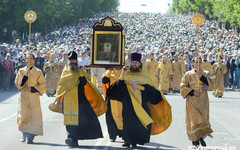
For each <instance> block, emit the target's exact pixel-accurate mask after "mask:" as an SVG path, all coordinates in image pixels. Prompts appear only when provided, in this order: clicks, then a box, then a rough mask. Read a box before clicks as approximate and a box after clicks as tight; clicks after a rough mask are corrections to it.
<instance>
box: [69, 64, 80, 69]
mask: <svg viewBox="0 0 240 150" xmlns="http://www.w3.org/2000/svg"><path fill="white" fill-rule="evenodd" d="M68 68H69V69H70V70H71V71H74V70H78V65H77V63H76V64H69V66H68Z"/></svg>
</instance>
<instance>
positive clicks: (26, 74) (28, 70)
mask: <svg viewBox="0 0 240 150" xmlns="http://www.w3.org/2000/svg"><path fill="white" fill-rule="evenodd" d="M29 72H30V69H27V72H26V73H25V76H27V77H28V74H29Z"/></svg>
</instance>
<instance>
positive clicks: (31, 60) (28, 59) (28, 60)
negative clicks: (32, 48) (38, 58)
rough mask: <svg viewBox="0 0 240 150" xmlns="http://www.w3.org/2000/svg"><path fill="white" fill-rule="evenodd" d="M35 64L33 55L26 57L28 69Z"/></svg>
mask: <svg viewBox="0 0 240 150" xmlns="http://www.w3.org/2000/svg"><path fill="white" fill-rule="evenodd" d="M34 63H35V60H34V58H33V55H28V56H27V65H28V67H32V66H33V65H34Z"/></svg>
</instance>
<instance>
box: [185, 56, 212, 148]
mask: <svg viewBox="0 0 240 150" xmlns="http://www.w3.org/2000/svg"><path fill="white" fill-rule="evenodd" d="M193 61H194V63H193V65H194V69H192V70H190V71H188V72H186V73H185V75H184V76H183V78H182V81H181V84H180V93H181V95H182V97H183V98H186V112H185V115H186V116H185V124H186V129H187V135H188V138H189V140H191V141H192V144H193V145H194V146H199V144H200V143H201V145H202V146H206V143H205V141H204V139H203V138H204V137H205V136H207V135H209V136H211V135H210V134H211V133H212V132H213V131H212V129H211V125H210V122H209V99H208V93H207V90H208V89H212V88H213V87H214V82H213V79H211V78H210V74H209V72H207V71H203V70H201V69H200V70H198V69H196V68H198V62H197V61H199V66H201V62H202V61H201V58H199V59H197V58H194V59H193Z"/></svg>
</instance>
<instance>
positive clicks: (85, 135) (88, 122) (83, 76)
mask: <svg viewBox="0 0 240 150" xmlns="http://www.w3.org/2000/svg"><path fill="white" fill-rule="evenodd" d="M68 59H69V64H68V65H66V67H65V68H64V70H63V73H62V76H61V79H60V81H59V84H58V88H57V93H56V99H58V98H60V97H62V96H64V99H63V104H62V105H63V106H62V108H63V114H64V124H65V125H66V130H67V139H66V140H65V143H66V144H67V145H68V146H69V147H71V148H73V147H77V146H78V140H84V139H97V138H102V137H103V135H102V130H101V126H100V123H99V120H98V118H97V117H98V116H99V115H101V114H103V113H105V112H106V109H107V107H106V104H105V102H104V100H103V98H102V97H101V94H100V93H99V91H97V89H94V88H92V84H91V83H90V81H89V78H88V76H87V73H86V72H84V71H83V70H82V68H81V69H80V68H78V64H77V53H76V52H74V51H71V52H70V53H69V54H68ZM86 85H87V87H88V88H86V87H85V86H86ZM90 89H91V91H90ZM88 93H90V94H96V95H97V98H96V99H94V100H93V98H92V97H91V101H89V98H88V95H87V94H88ZM93 103H94V104H95V107H94V104H93ZM99 103H100V105H98V104H99ZM92 104H93V105H92ZM99 106H100V108H97V107H99ZM93 107H94V108H93Z"/></svg>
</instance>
